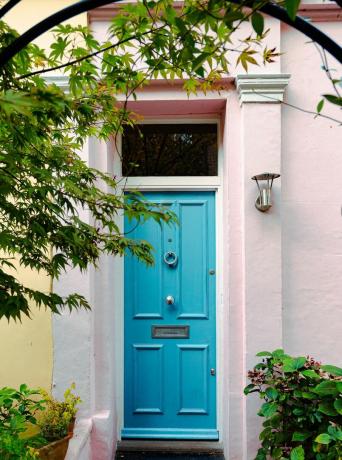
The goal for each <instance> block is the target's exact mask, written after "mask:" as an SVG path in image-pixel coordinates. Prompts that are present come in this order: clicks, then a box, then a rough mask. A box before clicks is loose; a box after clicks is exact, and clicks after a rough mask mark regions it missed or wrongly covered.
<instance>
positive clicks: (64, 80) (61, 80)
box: [42, 75, 69, 92]
mask: <svg viewBox="0 0 342 460" xmlns="http://www.w3.org/2000/svg"><path fill="white" fill-rule="evenodd" d="M42 77H43V79H44V80H45V81H46V83H47V84H48V85H52V84H54V85H56V86H58V88H61V89H62V90H63V91H65V92H69V78H68V77H66V76H65V75H45V76H44V75H42Z"/></svg>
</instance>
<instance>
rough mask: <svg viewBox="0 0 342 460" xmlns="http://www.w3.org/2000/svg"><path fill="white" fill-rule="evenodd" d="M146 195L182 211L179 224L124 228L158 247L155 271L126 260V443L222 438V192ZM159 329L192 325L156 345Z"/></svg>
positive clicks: (153, 193) (159, 340)
mask: <svg viewBox="0 0 342 460" xmlns="http://www.w3.org/2000/svg"><path fill="white" fill-rule="evenodd" d="M145 195H146V197H147V198H148V199H150V200H151V201H154V202H157V203H163V204H165V205H167V206H169V207H170V208H171V209H172V210H173V211H174V212H176V214H177V215H178V218H179V225H171V226H170V225H164V224H163V225H162V226H160V225H159V224H157V223H155V222H147V223H145V224H143V225H138V226H137V227H136V223H135V222H128V221H126V222H125V231H131V230H133V231H132V233H131V235H132V237H134V238H137V239H144V240H147V241H149V242H150V243H151V244H152V245H153V247H154V248H155V265H154V266H153V267H150V268H147V267H146V266H145V265H144V264H142V263H140V262H138V261H137V260H136V259H134V258H133V257H131V256H126V257H125V376H124V378H125V398H124V406H125V411H124V412H125V416H124V429H123V430H122V437H124V438H158V439H162V438H165V439H217V438H218V432H217V427H216V375H212V373H211V369H216V319H215V309H216V296H215V285H216V276H215V272H214V274H213V273H210V271H215V193H214V192H163V193H159V192H158V193H156V192H149V193H145ZM135 227H136V228H135ZM168 251H172V252H174V253H176V254H177V256H178V262H177V264H176V265H174V266H168V265H167V264H166V263H165V261H164V255H165V253H166V252H168ZM169 295H171V296H173V297H174V300H175V302H174V304H173V305H168V304H167V303H166V301H165V299H166V297H167V296H169ZM153 326H172V327H173V326H189V336H188V338H181V337H174V338H160V337H158V338H153V337H152V327H153Z"/></svg>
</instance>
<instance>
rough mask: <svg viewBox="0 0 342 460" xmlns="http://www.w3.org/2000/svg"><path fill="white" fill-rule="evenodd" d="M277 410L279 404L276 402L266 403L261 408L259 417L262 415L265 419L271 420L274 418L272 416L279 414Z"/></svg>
mask: <svg viewBox="0 0 342 460" xmlns="http://www.w3.org/2000/svg"><path fill="white" fill-rule="evenodd" d="M277 409H278V404H277V403H275V402H268V403H264V404H263V405H262V406H261V409H260V412H259V415H260V414H261V415H263V416H264V417H267V418H269V417H272V415H273V414H275V413H276V412H277Z"/></svg>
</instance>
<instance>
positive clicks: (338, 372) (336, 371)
mask: <svg viewBox="0 0 342 460" xmlns="http://www.w3.org/2000/svg"><path fill="white" fill-rule="evenodd" d="M322 369H323V370H324V371H325V372H329V374H331V375H334V376H335V377H342V369H341V368H340V367H337V366H331V365H330V364H327V365H325V366H322Z"/></svg>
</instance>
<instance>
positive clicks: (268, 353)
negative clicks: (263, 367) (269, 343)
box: [256, 351, 272, 357]
mask: <svg viewBox="0 0 342 460" xmlns="http://www.w3.org/2000/svg"><path fill="white" fill-rule="evenodd" d="M256 356H260V357H262V356H272V353H270V352H269V351H259V353H257V354H256Z"/></svg>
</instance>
